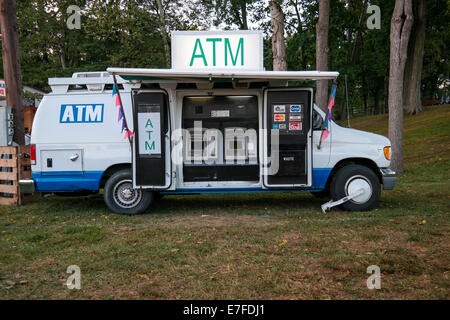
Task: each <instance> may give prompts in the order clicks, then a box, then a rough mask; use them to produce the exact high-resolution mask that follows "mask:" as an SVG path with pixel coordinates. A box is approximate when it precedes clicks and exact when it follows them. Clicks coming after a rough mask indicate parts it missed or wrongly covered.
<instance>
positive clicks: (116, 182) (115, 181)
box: [104, 169, 153, 215]
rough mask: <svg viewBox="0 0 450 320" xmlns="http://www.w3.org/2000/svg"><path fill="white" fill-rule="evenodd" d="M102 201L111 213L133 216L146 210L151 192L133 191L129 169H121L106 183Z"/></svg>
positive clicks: (151, 197)
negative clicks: (103, 200)
mask: <svg viewBox="0 0 450 320" xmlns="http://www.w3.org/2000/svg"><path fill="white" fill-rule="evenodd" d="M104 199H105V203H106V206H107V207H108V208H109V210H111V211H112V212H114V213H119V214H127V215H135V214H141V213H144V212H145V211H146V210H147V209H148V207H149V206H150V204H151V202H152V201H153V192H150V191H145V190H140V189H133V188H132V173H131V169H123V170H120V171H117V172H116V173H114V174H113V175H112V176H110V177H109V178H108V180H107V181H106V184H105V188H104Z"/></svg>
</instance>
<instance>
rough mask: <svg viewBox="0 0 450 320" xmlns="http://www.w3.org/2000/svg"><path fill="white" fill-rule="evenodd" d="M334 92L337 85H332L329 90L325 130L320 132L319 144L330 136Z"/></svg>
mask: <svg viewBox="0 0 450 320" xmlns="http://www.w3.org/2000/svg"><path fill="white" fill-rule="evenodd" d="M336 90H337V83H333V88H332V90H331V97H330V102H329V103H328V112H327V116H326V117H325V128H324V129H323V131H322V135H321V137H320V143H322V141H324V140H326V139H327V138H328V136H329V135H330V123H331V110H332V109H333V106H334V101H335V99H336Z"/></svg>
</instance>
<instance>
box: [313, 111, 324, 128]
mask: <svg viewBox="0 0 450 320" xmlns="http://www.w3.org/2000/svg"><path fill="white" fill-rule="evenodd" d="M324 128H325V123H324V122H323V118H322V117H321V116H320V114H319V113H318V112H314V113H313V130H323V129H324Z"/></svg>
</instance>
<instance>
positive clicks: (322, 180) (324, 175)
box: [313, 168, 333, 191]
mask: <svg viewBox="0 0 450 320" xmlns="http://www.w3.org/2000/svg"><path fill="white" fill-rule="evenodd" d="M331 170H333V169H332V168H316V169H313V185H314V189H317V190H319V191H320V190H323V189H325V186H326V185H327V180H328V177H329V176H330V173H331Z"/></svg>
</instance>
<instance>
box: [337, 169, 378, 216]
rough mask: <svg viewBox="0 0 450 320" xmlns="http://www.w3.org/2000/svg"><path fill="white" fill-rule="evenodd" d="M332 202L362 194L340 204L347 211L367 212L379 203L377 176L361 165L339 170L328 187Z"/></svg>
mask: <svg viewBox="0 0 450 320" xmlns="http://www.w3.org/2000/svg"><path fill="white" fill-rule="evenodd" d="M330 187H331V188H330V189H331V190H330V191H331V196H332V198H333V200H334V201H337V200H340V199H342V198H344V197H346V196H349V195H352V194H355V193H356V192H358V191H359V190H362V191H363V193H362V194H360V195H359V196H357V197H355V198H353V199H351V200H349V201H347V202H344V203H343V204H341V206H340V207H341V208H342V209H344V210H348V211H369V210H372V209H373V208H375V207H376V206H377V204H378V202H379V201H380V195H381V184H380V181H379V180H378V177H377V175H376V174H375V173H374V172H373V171H372V170H371V169H369V168H367V167H365V166H361V165H349V166H346V167H343V168H341V169H339V171H338V172H337V173H336V175H335V176H334V177H333V180H332V181H331V185H330Z"/></svg>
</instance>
